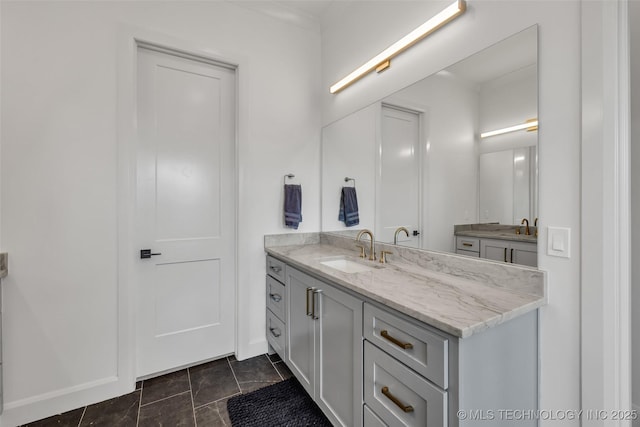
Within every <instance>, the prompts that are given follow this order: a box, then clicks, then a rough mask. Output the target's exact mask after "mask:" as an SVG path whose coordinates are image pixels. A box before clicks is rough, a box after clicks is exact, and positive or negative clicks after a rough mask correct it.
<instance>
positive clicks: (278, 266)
mask: <svg viewBox="0 0 640 427" xmlns="http://www.w3.org/2000/svg"><path fill="white" fill-rule="evenodd" d="M267 274H268V275H269V276H271V277H273V278H274V279H277V280H279V281H280V282H282V283H284V278H285V276H284V262H282V261H280V260H279V259H275V258H274V257H272V256H271V255H267Z"/></svg>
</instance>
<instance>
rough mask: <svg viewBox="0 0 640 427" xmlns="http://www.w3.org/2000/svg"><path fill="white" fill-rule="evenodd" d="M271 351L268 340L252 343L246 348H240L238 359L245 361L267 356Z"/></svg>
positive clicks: (245, 346)
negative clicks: (262, 355) (263, 355)
mask: <svg viewBox="0 0 640 427" xmlns="http://www.w3.org/2000/svg"><path fill="white" fill-rule="evenodd" d="M268 350H269V344H268V343H267V340H266V339H261V340H256V341H251V342H250V343H248V344H246V345H244V346H238V351H237V353H236V358H237V359H238V360H245V359H249V358H251V357H255V356H259V355H261V354H265V353H266V352H267V351H268Z"/></svg>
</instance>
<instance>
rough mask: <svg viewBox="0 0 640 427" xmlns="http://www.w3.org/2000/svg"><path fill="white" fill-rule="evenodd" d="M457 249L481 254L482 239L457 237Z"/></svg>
mask: <svg viewBox="0 0 640 427" xmlns="http://www.w3.org/2000/svg"><path fill="white" fill-rule="evenodd" d="M456 249H461V250H463V251H471V252H480V239H476V238H473V237H464V236H458V237H456Z"/></svg>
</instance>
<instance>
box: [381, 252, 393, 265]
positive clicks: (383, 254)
mask: <svg viewBox="0 0 640 427" xmlns="http://www.w3.org/2000/svg"><path fill="white" fill-rule="evenodd" d="M385 255H393V252H391V251H380V264H384V263H386V262H387V259H386V258H385Z"/></svg>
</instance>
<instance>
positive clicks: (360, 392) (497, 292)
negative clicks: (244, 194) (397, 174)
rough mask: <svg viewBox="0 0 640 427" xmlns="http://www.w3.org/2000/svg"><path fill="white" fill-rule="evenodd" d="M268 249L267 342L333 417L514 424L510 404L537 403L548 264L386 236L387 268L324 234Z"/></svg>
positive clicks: (341, 421)
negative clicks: (419, 246) (437, 249)
mask: <svg viewBox="0 0 640 427" xmlns="http://www.w3.org/2000/svg"><path fill="white" fill-rule="evenodd" d="M288 236H291V237H288ZM265 250H266V252H267V278H266V284H267V338H268V341H269V343H270V345H271V347H272V348H273V350H274V351H275V352H277V353H278V354H279V355H280V356H281V357H282V359H283V360H284V362H285V363H286V364H287V366H288V367H289V368H290V369H291V371H292V372H293V374H294V375H295V377H296V378H297V379H298V380H299V381H300V383H301V384H302V385H303V387H304V388H305V389H306V390H307V392H308V393H309V395H310V396H311V397H312V398H313V399H314V400H315V401H316V403H317V404H318V405H319V407H320V408H321V409H322V410H323V412H324V413H325V414H326V415H327V417H328V418H329V419H330V420H331V422H332V423H333V424H334V425H336V426H392V425H408V426H421V427H422V426H471V425H473V426H475V425H483V423H484V425H510V423H513V419H507V417H505V416H504V415H505V414H506V413H507V412H504V411H509V410H518V411H529V410H530V411H535V410H536V409H537V408H538V316H537V309H538V308H539V307H541V306H542V305H544V304H545V303H546V296H545V295H546V294H545V275H544V272H541V271H539V270H535V269H530V268H526V267H517V266H512V265H507V264H498V263H487V262H486V261H480V260H475V259H471V258H466V257H459V256H456V255H451V254H444V253H434V252H427V251H422V250H415V249H411V248H403V247H396V246H391V245H384V244H378V245H377V251H378V252H379V251H381V250H388V251H390V252H391V254H390V255H388V260H387V263H385V264H381V263H380V262H379V261H369V260H365V259H362V258H359V257H358V253H359V251H357V250H356V248H355V242H354V240H353V239H351V238H346V237H340V236H337V235H331V234H326V233H310V234H306V235H301V234H296V235H280V236H266V237H265ZM500 411H503V412H500ZM519 424H522V425H535V421H534V420H522V421H521V422H519Z"/></svg>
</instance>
